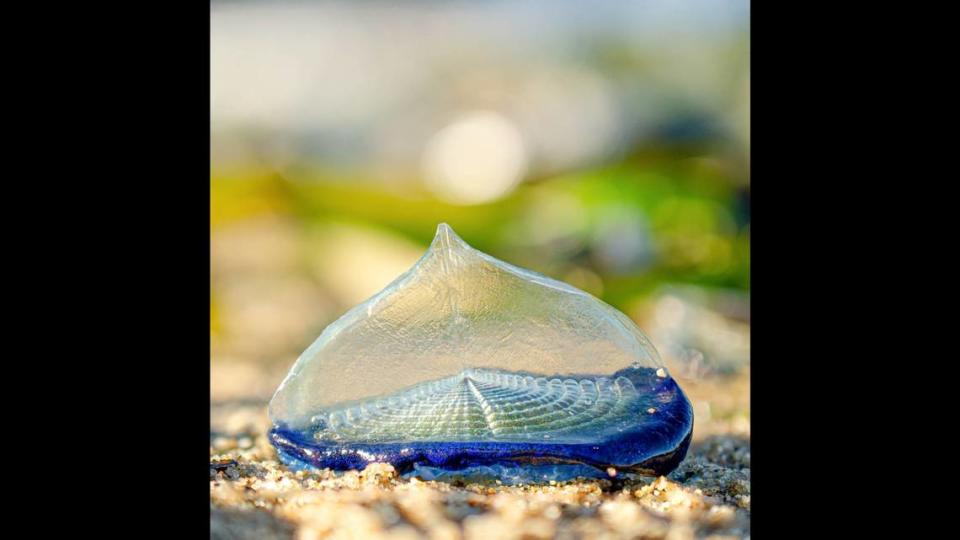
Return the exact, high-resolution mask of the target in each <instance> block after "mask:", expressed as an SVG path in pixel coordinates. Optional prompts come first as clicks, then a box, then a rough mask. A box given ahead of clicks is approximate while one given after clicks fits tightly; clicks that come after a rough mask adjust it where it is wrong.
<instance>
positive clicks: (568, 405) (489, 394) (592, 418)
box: [314, 369, 650, 443]
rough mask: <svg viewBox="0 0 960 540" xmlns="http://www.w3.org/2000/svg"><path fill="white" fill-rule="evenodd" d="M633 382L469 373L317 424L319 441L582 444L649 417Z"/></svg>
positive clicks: (323, 417) (332, 413)
mask: <svg viewBox="0 0 960 540" xmlns="http://www.w3.org/2000/svg"><path fill="white" fill-rule="evenodd" d="M645 401H647V400H644V399H641V392H638V389H637V388H636V387H635V385H634V383H633V382H631V381H630V379H628V378H626V377H623V376H618V377H616V378H613V379H611V378H608V377H581V378H571V377H564V378H547V377H535V376H533V375H525V374H517V373H508V372H502V371H497V370H488V369H468V370H464V371H462V372H460V373H459V374H457V375H454V376H452V377H447V378H444V379H439V380H436V381H430V382H426V383H422V384H419V385H416V386H413V387H411V388H408V389H406V390H404V391H401V392H398V393H396V394H393V395H390V396H386V397H382V398H379V399H375V400H371V401H365V402H362V403H356V404H352V405H350V406H345V407H339V408H336V409H331V410H328V411H327V412H325V413H323V414H320V415H318V416H316V417H314V426H315V429H316V432H315V438H316V439H317V440H329V441H343V442H359V443H368V442H389V441H411V440H421V441H467V440H469V441H483V440H489V441H529V440H539V441H542V442H578V441H584V440H593V439H594V438H595V437H596V435H597V434H599V433H601V432H605V431H608V430H610V429H617V428H618V427H620V428H621V430H622V428H625V427H630V426H635V425H636V424H637V422H638V420H639V418H638V416H644V415H649V414H650V413H649V412H648V407H647V405H648V404H647V403H645Z"/></svg>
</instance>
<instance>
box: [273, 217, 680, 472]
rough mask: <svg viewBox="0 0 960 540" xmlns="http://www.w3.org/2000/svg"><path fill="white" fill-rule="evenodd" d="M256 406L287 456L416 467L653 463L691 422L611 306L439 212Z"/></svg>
mask: <svg viewBox="0 0 960 540" xmlns="http://www.w3.org/2000/svg"><path fill="white" fill-rule="evenodd" d="M269 413H270V418H271V421H272V424H273V427H272V428H271V431H270V434H269V437H270V441H271V443H272V444H273V445H274V447H275V448H276V450H277V454H278V457H279V458H280V460H281V461H283V462H284V463H285V464H287V465H288V466H290V467H292V468H296V469H303V468H331V469H336V470H346V469H362V468H364V467H365V466H366V465H368V464H370V463H373V462H387V463H391V464H393V465H394V466H395V467H396V468H397V469H398V471H400V472H401V473H405V474H410V475H418V476H421V477H424V478H427V479H432V478H438V479H442V478H453V477H458V476H464V477H470V476H484V477H497V478H499V479H502V480H504V481H508V482H516V481H535V480H548V479H557V480H563V479H569V478H573V477H577V476H587V477H590V476H593V477H606V476H607V475H608V474H609V473H608V470H609V469H610V468H613V469H616V470H620V471H624V472H632V473H639V474H644V475H661V474H666V473H668V472H670V471H671V470H673V469H674V468H676V466H677V465H678V464H679V463H680V462H681V461H682V459H683V457H684V456H685V454H686V451H687V447H688V446H689V443H690V439H691V434H692V429H693V410H692V408H691V406H690V402H689V401H688V399H687V398H686V396H685V395H684V393H683V391H682V390H681V388H680V387H679V385H678V384H677V382H676V381H675V380H674V379H673V378H672V377H671V376H670V375H669V373H668V372H667V370H666V368H665V367H664V366H663V364H662V363H661V361H660V358H659V355H658V354H657V351H656V349H655V348H654V346H653V345H652V344H651V342H650V340H649V339H648V338H647V337H646V336H645V335H644V334H643V332H642V331H641V330H640V329H639V328H638V327H637V326H636V325H635V324H634V323H633V321H631V320H630V319H629V318H628V317H627V316H626V315H624V314H622V313H621V312H619V311H618V310H616V309H615V308H613V307H612V306H610V305H608V304H606V303H604V302H602V301H600V300H599V299H597V298H595V297H593V296H591V295H590V294H588V293H586V292H583V291H581V290H579V289H576V288H575V287H572V286H570V285H568V284H566V283H563V282H560V281H557V280H554V279H551V278H549V277H546V276H544V275H541V274H538V273H535V272H532V271H529V270H524V269H522V268H519V267H516V266H513V265H511V264H509V263H506V262H503V261H500V260H498V259H496V258H494V257H492V256H490V255H487V254H485V253H483V252H481V251H479V250H476V249H474V248H472V247H471V246H469V245H468V244H467V243H466V242H464V241H463V240H462V239H461V238H460V237H459V236H457V235H456V233H454V231H453V229H451V228H450V227H449V226H448V225H446V224H443V223H442V224H440V225H439V226H438V228H437V233H436V236H435V237H434V239H433V242H432V243H431V245H430V248H429V249H428V250H427V252H426V253H425V254H424V255H423V256H422V257H421V258H420V260H419V261H418V262H417V263H416V264H415V265H414V266H413V267H412V268H410V269H409V270H407V271H406V272H405V273H403V274H402V275H400V276H399V277H398V278H396V279H395V280H394V281H393V282H392V283H390V284H389V285H388V286H387V287H386V288H384V289H383V290H382V291H380V292H379V293H377V294H376V295H374V296H373V297H372V298H370V299H368V300H367V301H365V302H363V303H361V304H360V305H358V306H356V307H354V308H352V309H351V310H349V311H348V312H347V313H346V314H344V315H343V316H342V317H340V318H339V319H338V320H336V321H335V322H333V323H332V324H330V325H329V326H328V327H327V328H326V329H325V330H324V331H323V332H322V333H321V335H320V336H319V337H318V338H317V340H316V341H315V342H314V343H313V344H311V345H310V346H309V347H308V348H307V349H306V350H305V351H304V352H303V354H302V355H301V356H300V357H299V358H298V359H297V361H296V363H295V364H294V366H293V367H292V369H291V370H290V372H289V373H288V374H287V376H286V378H285V379H284V380H283V382H282V383H281V384H280V386H279V388H278V389H277V391H276V393H275V394H274V396H273V398H272V399H271V401H270V406H269Z"/></svg>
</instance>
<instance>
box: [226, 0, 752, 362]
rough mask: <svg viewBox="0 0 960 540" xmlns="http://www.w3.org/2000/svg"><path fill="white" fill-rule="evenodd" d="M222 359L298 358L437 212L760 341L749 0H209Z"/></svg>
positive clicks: (592, 283)
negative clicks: (754, 312)
mask: <svg viewBox="0 0 960 540" xmlns="http://www.w3.org/2000/svg"><path fill="white" fill-rule="evenodd" d="M211 42H212V43H211V46H212V47H211V48H212V57H211V86H212V92H211V115H212V117H211V125H212V127H211V155H212V167H211V204H212V208H211V239H212V246H213V250H212V253H211V257H212V260H211V263H212V291H213V297H212V299H211V333H212V336H213V338H214V340H213V343H214V351H213V356H214V358H224V359H225V358H231V359H239V360H242V361H249V362H276V363H278V364H281V365H285V366H288V365H289V361H291V360H292V358H295V357H296V355H297V354H299V352H300V351H302V350H303V348H305V347H306V346H307V345H308V344H309V343H310V342H311V341H312V340H313V339H314V338H315V337H316V336H317V335H318V334H319V332H320V331H321V330H322V329H323V327H324V326H325V325H326V324H328V323H329V322H331V321H332V320H333V319H335V318H336V317H337V316H339V315H340V314H342V313H343V312H344V311H345V310H346V309H348V308H349V307H351V306H352V305H354V304H356V303H358V302H360V301H362V300H364V299H365V298H366V297H368V296H370V295H372V294H373V293H375V292H376V291H377V290H379V289H380V288H382V287H383V286H384V285H386V284H387V283H388V282H389V281H390V280H392V279H393V278H394V277H396V275H398V274H399V273H400V272H402V271H403V270H405V269H406V268H407V267H409V266H410V265H411V264H412V263H413V262H414V261H415V260H416V259H417V258H418V257H419V256H420V254H422V252H423V250H424V249H425V248H426V245H427V244H428V243H429V240H430V238H431V237H432V233H433V231H434V229H435V227H436V224H437V223H438V222H440V221H445V222H448V223H450V224H451V225H452V226H453V227H454V228H455V229H456V230H457V232H458V233H459V234H460V235H461V236H463V237H464V239H465V240H466V241H468V242H469V243H471V244H473V245H474V246H475V247H477V248H479V249H482V250H484V251H487V252H489V253H491V254H492V255H494V256H496V257H498V258H501V259H504V260H506V261H508V262H511V263H514V264H517V265H520V266H524V267H527V268H531V269H533V270H536V271H539V272H543V273H545V274H548V275H550V276H551V277H554V278H557V279H561V280H564V281H567V282H570V283H572V284H574V285H575V286H578V287H580V288H583V289H585V290H587V291H588V292H591V293H593V294H595V295H597V296H598V297H600V298H602V299H604V300H605V301H607V302H610V303H611V304H613V305H614V306H616V307H618V308H619V309H621V310H623V311H625V312H626V313H627V314H628V315H630V316H631V317H633V318H634V319H636V320H637V321H638V322H640V324H641V327H642V328H644V330H646V331H647V332H648V333H651V334H656V335H652V337H653V338H654V343H655V344H656V345H657V346H658V348H660V349H661V353H662V354H667V355H672V356H676V357H678V358H680V359H681V360H682V361H684V362H687V363H694V364H696V366H694V369H697V370H699V369H712V370H713V371H717V372H719V371H724V370H729V369H737V366H742V365H744V364H746V363H747V361H748V357H749V346H748V337H749V296H748V294H749V225H750V212H749V191H750V190H749V93H748V91H749V4H748V2H746V1H702V0H694V1H687V2H675V1H674V2H668V1H622V0H621V1H609V2H568V1H557V0H554V1H511V2H500V1H486V2H466V1H457V2H435V1H431V2H426V1H408V2H382V1H372V0H367V1H355V2H309V3H307V2H304V3H290V2H278V1H229V2H227V1H214V2H212V4H211Z"/></svg>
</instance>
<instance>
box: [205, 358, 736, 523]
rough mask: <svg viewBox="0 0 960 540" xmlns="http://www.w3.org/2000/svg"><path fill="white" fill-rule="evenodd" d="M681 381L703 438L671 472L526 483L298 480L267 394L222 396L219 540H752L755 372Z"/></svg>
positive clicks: (380, 473) (214, 501) (214, 469)
mask: <svg viewBox="0 0 960 540" xmlns="http://www.w3.org/2000/svg"><path fill="white" fill-rule="evenodd" d="M220 375H221V376H223V375H224V374H223V373H220ZM215 376H216V374H215ZM679 382H680V384H681V386H682V387H683V388H684V390H685V391H686V392H687V394H688V396H689V397H690V398H691V401H692V403H693V405H694V410H695V414H696V420H695V430H694V441H693V445H692V446H691V450H690V452H689V453H688V455H687V458H686V459H685V460H684V461H683V463H682V464H681V465H680V467H678V468H677V469H676V470H675V471H673V472H672V473H670V474H669V475H667V476H665V477H659V478H645V477H633V476H630V475H624V474H622V473H618V475H617V477H615V478H613V479H612V480H589V481H572V482H563V483H550V484H546V485H520V486H504V485H497V484H496V483H486V484H466V485H457V484H449V483H444V482H426V481H421V480H417V479H409V480H405V479H401V478H399V477H398V476H397V474H396V471H395V470H394V469H393V467H392V466H390V465H388V464H375V465H371V466H369V467H367V468H366V469H365V470H363V471H347V472H333V471H329V470H324V471H319V472H303V471H300V472H296V473H294V472H291V471H289V470H287V468H286V467H285V466H284V465H282V464H281V463H279V462H278V461H277V460H276V454H275V453H274V451H273V448H272V447H271V446H270V444H269V443H268V442H267V439H266V436H265V434H266V430H267V428H268V427H269V420H268V419H267V414H266V401H265V399H263V398H262V397H260V398H255V399H236V398H234V399H227V400H222V401H216V399H215V401H214V402H213V404H212V406H211V430H212V431H211V442H210V534H211V538H298V539H304V540H306V539H314V538H343V539H347V538H364V539H366V538H397V539H399V538H410V539H414V538H430V539H435V540H441V539H444V540H446V539H451V540H452V539H459V538H463V539H467V540H475V539H495V538H507V539H510V538H517V539H521V538H523V539H527V538H530V539H534V538H611V539H613V538H670V539H681V538H749V536H750V423H749V402H748V394H749V372H748V371H747V372H743V373H740V374H738V375H736V376H732V377H718V378H711V379H707V380H688V381H685V380H682V379H681V380H680V381H679ZM217 394H218V392H214V395H215V396H216V395H217ZM219 394H220V395H226V394H224V393H223V392H219Z"/></svg>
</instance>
